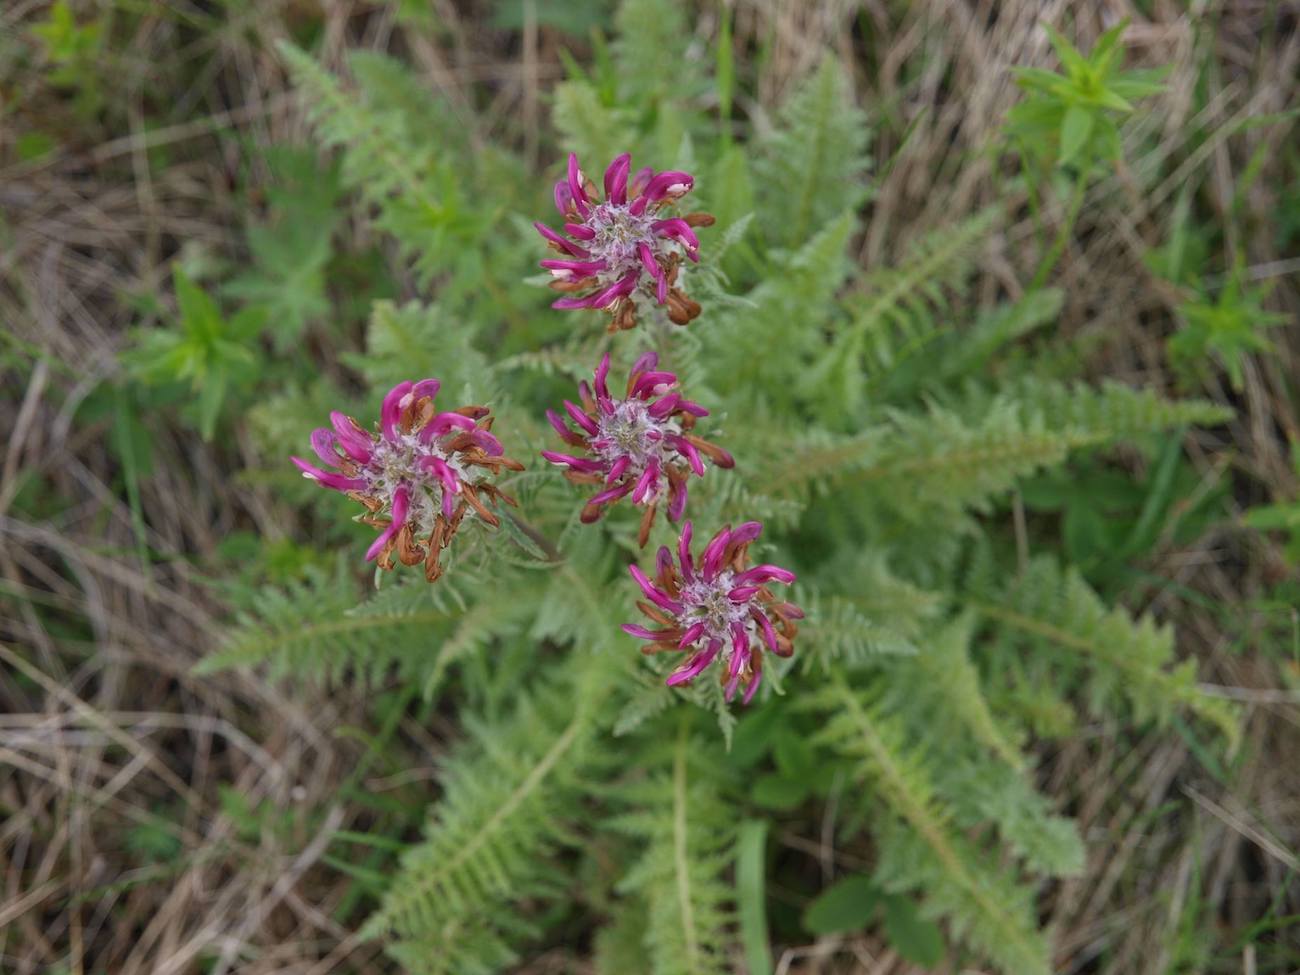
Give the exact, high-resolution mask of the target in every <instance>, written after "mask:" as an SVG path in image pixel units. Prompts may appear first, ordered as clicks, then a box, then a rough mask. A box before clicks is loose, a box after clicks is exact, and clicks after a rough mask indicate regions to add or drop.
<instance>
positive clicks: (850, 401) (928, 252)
mask: <svg viewBox="0 0 1300 975" xmlns="http://www.w3.org/2000/svg"><path fill="white" fill-rule="evenodd" d="M999 218H1000V214H999V212H998V211H997V210H992V209H990V210H986V211H984V212H982V213H979V214H976V215H975V216H974V217H971V218H970V219H968V220H965V221H962V222H961V223H959V224H957V225H956V226H954V227H945V228H944V229H943V230H942V231H936V232H935V233H932V234H930V235H929V236H927V237H924V238H922V239H921V240H919V241H917V242H916V243H915V244H913V245H912V247H911V248H910V249H909V251H908V253H907V256H906V257H905V258H904V260H903V262H902V263H901V264H900V265H899V266H898V267H895V268H885V269H881V270H877V271H873V272H869V273H868V274H867V275H866V279H865V287H864V288H863V289H862V292H861V293H860V294H855V295H854V296H853V297H851V298H850V299H849V300H848V302H847V304H848V306H849V318H848V320H847V322H846V323H845V324H844V325H843V327H842V328H838V329H836V330H835V331H834V332H833V333H831V335H830V336H829V339H828V342H827V345H826V349H825V351H824V352H823V353H822V354H821V355H820V356H819V357H818V359H817V360H816V361H815V362H814V364H813V367H812V368H811V369H810V370H809V371H808V373H807V377H806V385H807V386H808V388H809V391H810V393H811V392H813V391H817V392H820V394H821V397H820V398H821V399H823V400H825V401H828V402H829V403H831V404H833V407H834V409H835V410H836V411H841V412H843V413H846V414H847V415H849V416H856V415H858V414H859V413H860V411H861V409H862V406H863V404H864V402H865V400H866V396H867V392H868V389H869V387H877V388H879V387H883V386H884V385H885V383H886V382H887V381H888V382H889V383H890V384H891V385H892V386H893V387H895V395H896V394H897V387H900V386H902V383H901V382H900V381H899V380H900V377H902V376H905V375H907V376H910V375H911V374H913V373H917V372H920V373H922V374H923V373H924V371H925V367H926V364H928V363H929V362H930V361H932V359H933V353H932V351H931V349H930V347H931V346H932V345H933V344H934V340H935V338H936V337H938V336H939V335H940V334H941V333H942V330H943V329H945V328H946V329H948V330H952V329H953V327H954V324H955V323H954V322H953V321H952V320H951V319H952V314H953V309H952V298H953V297H958V296H961V295H962V294H964V292H965V287H966V281H967V279H968V278H969V276H970V273H971V271H972V268H973V257H974V254H975V251H976V248H977V247H978V245H979V244H980V243H982V242H983V240H984V239H985V237H987V236H988V233H989V231H990V230H991V228H992V227H993V226H994V225H995V224H996V223H997V221H998V219H999ZM904 367H906V368H904Z"/></svg>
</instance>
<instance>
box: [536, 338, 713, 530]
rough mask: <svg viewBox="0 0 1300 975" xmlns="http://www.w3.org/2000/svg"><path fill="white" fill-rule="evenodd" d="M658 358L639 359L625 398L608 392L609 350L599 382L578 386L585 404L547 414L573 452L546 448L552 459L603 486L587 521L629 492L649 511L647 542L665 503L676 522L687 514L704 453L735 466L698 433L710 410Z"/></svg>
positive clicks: (580, 480) (572, 475) (644, 522)
mask: <svg viewBox="0 0 1300 975" xmlns="http://www.w3.org/2000/svg"><path fill="white" fill-rule="evenodd" d="M658 363H659V359H658V356H656V355H655V354H654V353H653V352H647V353H646V354H645V355H642V356H641V357H640V358H639V359H637V361H636V363H635V364H634V365H633V366H632V373H631V375H630V376H629V377H628V383H627V396H626V397H625V398H622V399H619V398H616V397H614V396H613V395H611V393H610V391H609V384H608V378H609V355H608V353H607V354H606V355H605V356H604V358H602V359H601V360H600V365H598V366H597V367H596V371H595V374H594V376H593V381H592V383H591V384H590V385H588V384H587V383H586V382H584V383H582V384H581V385H580V386H579V387H578V392H579V394H580V397H579V398H580V399H581V400H582V404H581V405H578V404H576V403H571V402H569V401H568V400H565V401H564V411H565V414H567V416H565V415H561V414H560V413H558V412H556V411H555V410H547V411H546V419H547V420H548V421H550V424H551V426H553V427H554V428H555V431H556V433H558V434H559V435H560V438H561V439H562V440H563V441H564V442H565V444H567V445H568V447H569V448H570V449H571V452H569V451H566V452H558V451H553V450H543V451H542V456H543V457H545V458H546V459H547V460H549V461H550V462H551V463H552V464H556V465H557V466H560V467H566V468H568V469H567V470H566V471H565V472H564V473H565V476H566V477H567V478H568V479H569V480H570V481H572V482H574V483H575V484H589V485H592V486H596V487H599V489H600V490H599V491H598V492H597V493H596V494H595V495H594V496H593V497H592V498H591V499H590V500H589V501H588V502H587V504H586V506H585V507H584V508H583V509H582V520H583V521H584V522H593V521H596V520H597V519H598V518H600V516H601V515H602V514H603V513H604V507H605V506H606V505H609V504H613V503H614V502H616V501H618V500H619V499H621V498H624V497H626V498H629V499H630V500H631V502H632V503H633V504H635V505H638V506H640V507H642V508H644V509H645V513H644V515H643V517H642V519H641V530H640V535H639V541H640V543H641V545H642V546H644V545H645V543H646V541H647V540H648V538H649V536H650V529H651V527H652V526H653V524H654V519H655V514H656V512H657V511H658V509H659V507H660V506H661V505H662V504H664V503H665V502H666V504H667V509H668V519H669V520H670V521H674V522H675V521H677V520H678V519H680V518H681V516H682V513H683V512H684V511H685V510H686V496H687V487H686V482H687V480H688V479H689V477H690V475H691V474H692V473H694V474H695V475H696V476H697V477H703V476H704V461H703V459H702V456H701V455H703V456H706V457H708V458H709V460H710V461H711V462H712V463H713V465H714V466H715V467H723V468H727V467H732V466H734V464H735V461H734V460H732V457H731V455H730V454H729V453H727V452H726V451H725V450H723V449H722V448H721V447H718V446H715V445H714V444H712V443H709V442H708V441H706V440H702V439H700V438H699V437H697V436H695V434H694V433H693V432H692V430H693V429H694V426H695V421H696V419H697V418H698V417H702V416H708V413H709V411H708V410H706V409H705V408H704V407H702V406H700V405H699V404H698V403H694V402H692V401H691V400H688V399H685V398H683V396H682V394H681V391H680V390H678V389H677V388H676V387H677V376H676V375H674V374H673V373H671V372H664V371H662V370H659V369H656V368H655V367H656V366H657V365H658ZM570 423H572V424H573V427H570V426H569V424H570ZM575 428H576V429H575Z"/></svg>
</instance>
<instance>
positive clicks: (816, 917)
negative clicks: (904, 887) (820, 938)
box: [803, 874, 881, 934]
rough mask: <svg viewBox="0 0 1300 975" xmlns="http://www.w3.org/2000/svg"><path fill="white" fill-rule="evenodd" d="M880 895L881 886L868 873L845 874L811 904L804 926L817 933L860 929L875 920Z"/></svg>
mask: <svg viewBox="0 0 1300 975" xmlns="http://www.w3.org/2000/svg"><path fill="white" fill-rule="evenodd" d="M880 898H881V893H880V888H878V887H877V886H876V885H875V884H874V883H873V882H872V880H871V878H870V877H868V876H867V875H866V874H854V875H853V876H851V877H844V878H842V879H840V880H837V881H836V882H835V883H833V884H831V885H830V886H829V887H827V888H826V889H825V890H823V891H822V892H821V893H820V894H818V895H817V898H816V899H815V900H814V901H813V902H812V903H811V904H809V905H808V908H807V910H805V911H804V913H803V926H804V927H805V928H807V929H808V930H809V931H811V932H812V933H813V934H835V933H836V932H839V931H860V930H862V929H863V928H865V927H866V926H867V925H868V924H869V923H870V922H871V918H872V915H874V914H875V912H876V907H877V905H879V904H880Z"/></svg>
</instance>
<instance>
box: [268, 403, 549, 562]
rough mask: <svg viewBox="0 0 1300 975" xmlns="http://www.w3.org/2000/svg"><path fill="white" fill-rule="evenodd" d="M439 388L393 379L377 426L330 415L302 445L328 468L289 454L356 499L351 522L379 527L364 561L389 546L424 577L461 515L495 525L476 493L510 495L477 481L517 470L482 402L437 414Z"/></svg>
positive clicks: (382, 557) (386, 558) (387, 555)
mask: <svg viewBox="0 0 1300 975" xmlns="http://www.w3.org/2000/svg"><path fill="white" fill-rule="evenodd" d="M439 386H440V384H439V382H438V380H436V379H422V380H420V381H419V382H410V381H409V380H408V381H406V382H401V383H398V384H397V385H396V386H394V387H393V388H392V389H391V390H389V392H388V395H386V396H385V397H384V401H383V406H382V407H381V409H380V413H379V416H380V420H379V433H377V434H375V433H369V432H367V431H366V430H365V429H363V428H362V426H361V425H360V424H359V423H357V421H356V420H354V419H352V417H350V416H345V415H344V414H342V413H339V412H337V411H335V412H333V413H331V414H330V427H331V429H325V428H324V427H322V428H321V429H319V430H316V431H315V432H314V433H312V435H311V445H312V449H313V450H314V451H315V453H316V456H317V457H318V458H320V460H321V461H322V462H323V463H324V464H325V465H327V467H333V468H337V470H328V469H324V468H321V467H317V466H315V465H314V464H310V463H308V462H307V461H305V460H303V459H302V458H300V457H293V458H291V459H292V460H293V462H294V463H295V464H296V465H298V468H299V469H300V470H301V471H302V472H303V476H304V477H306V478H308V479H310V480H313V481H316V482H317V483H318V484H320V485H321V486H322V487H327V488H330V489H332V490H334V491H342V492H343V493H344V494H346V495H347V496H348V497H350V498H352V499H353V500H354V501H357V502H359V503H360V504H361V505H363V506H364V507H365V509H366V514H365V515H364V516H362V517H361V518H360V519H359V520H360V521H361V522H362V523H363V524H366V525H370V526H371V527H373V528H378V529H380V533H379V536H378V537H377V538H376V539H375V541H374V542H373V544H371V546H370V548H369V550H368V551H367V552H366V561H367V562H377V563H378V564H379V567H380V568H381V569H391V568H393V556H394V554H396V555H397V557H398V559H399V560H400V561H401V562H402V564H403V565H415V564H417V563H419V562H423V563H424V575H425V578H427V579H428V580H429V581H430V582H433V581H434V580H435V579H437V578H438V576H440V575H442V566H441V565H440V564H439V561H438V560H439V556H440V555H441V553H442V550H443V549H445V548H446V547H447V546H448V545H450V544H451V540H452V538H453V537H454V536H455V534H456V530H457V529H458V528H459V527H460V524H461V522H462V521H464V519H465V518H466V517H467V516H468V517H471V518H472V517H478V518H479V519H480V520H481V521H483V522H485V523H487V524H488V525H491V526H492V527H494V528H495V527H496V526H497V525H498V524H500V519H499V518H497V516H496V515H495V514H493V513H492V512H491V511H490V510H489V509H488V508H487V507H486V505H485V504H484V503H483V499H484V497H487V498H488V499H498V500H500V501H503V502H504V503H506V504H509V505H513V504H514V503H515V501H514V499H513V498H511V497H510V496H509V495H507V494H506V493H505V492H503V491H501V490H500V489H498V488H497V487H496V486H495V485H493V484H490V483H488V480H487V479H488V478H489V477H491V476H494V475H497V474H500V473H501V471H502V470H503V469H504V470H511V471H521V470H523V469H524V468H523V465H522V464H520V463H519V462H518V461H513V460H510V459H509V458H508V457H505V456H503V453H502V448H501V443H500V441H498V440H497V438H496V437H494V436H493V435H492V434H491V433H489V432H488V431H489V429H490V428H491V426H492V416H491V414H490V412H489V411H488V409H487V407H484V406H462V407H460V408H459V409H457V410H451V411H450V412H446V413H439V412H438V411H437V410H436V409H435V408H434V405H433V400H434V397H435V396H437V395H438V389H439Z"/></svg>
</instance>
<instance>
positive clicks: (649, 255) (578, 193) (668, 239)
mask: <svg viewBox="0 0 1300 975" xmlns="http://www.w3.org/2000/svg"><path fill="white" fill-rule="evenodd" d="M631 170H632V157H631V156H630V155H629V154H628V153H626V152H625V153H623V155H621V156H619V157H618V158H617V159H615V160H614V161H613V162H612V163H610V164H609V168H608V169H607V170H605V180H604V183H605V193H604V198H603V199H602V198H601V193H600V190H598V189H597V188H596V185H595V184H594V183H593V182H592V181H591V180H590V179H588V178H587V176H586V175H585V174H584V173H583V172H582V170H581V169H579V168H578V157H577V156H575V155H572V154H570V156H569V170H568V174H567V175H566V177H565V178H564V179H562V180H560V181H559V182H558V183H556V184H555V206H556V208H557V209H558V210H559V211H560V215H561V216H562V217H564V221H565V223H564V233H563V234H561V233H559V232H557V231H555V230H552V229H551V228H550V227H548V226H546V225H545V224H542V223H537V224H534V226H535V227H536V228H537V232H538V233H540V234H541V235H542V236H543V237H545V238H546V241H547V243H548V244H549V245H550V247H551V248H552V249H553V250H555V251H557V252H558V254H559V257H558V258H555V259H551V260H546V261H542V267H544V268H546V269H547V270H548V271H550V272H551V274H552V275H553V276H554V278H555V280H554V281H552V282H551V287H552V288H554V289H555V290H556V291H562V292H564V293H565V295H566V297H563V298H561V299H559V300H558V301H556V302H555V303H554V304H553V305H552V306H551V307H553V308H608V309H609V310H610V312H611V314H612V315H613V318H612V319H611V322H610V331H611V332H612V331H615V330H617V329H628V328H632V327H634V326H635V325H636V302H637V300H638V298H639V299H641V300H644V301H653V302H654V303H656V304H659V305H667V306H668V317H669V318H670V319H671V320H672V321H673V322H675V323H676V324H678V325H685V324H686V323H687V322H689V321H690V320H691V319H693V318H694V317H695V316H696V315H698V314H699V313H700V306H699V305H698V304H696V303H695V302H694V301H691V299H690V298H688V297H686V295H685V293H683V292H682V291H681V289H680V288H677V287H674V284H675V282H676V280H677V267H678V265H679V264H680V263H681V260H682V258H683V257H685V258H686V259H688V260H691V261H698V260H699V250H700V241H699V238H697V237H696V236H695V229H694V228H696V227H708V226H711V225H712V224H713V217H711V216H710V215H709V214H707V213H688V214H686V215H685V216H683V217H676V216H672V215H671V214H665V213H663V212H661V211H662V210H663V208H664V207H666V206H669V205H671V204H672V203H673V202H675V201H676V200H678V199H680V198H681V197H683V196H685V195H686V194H687V193H689V192H690V191H691V187H692V186H693V185H694V183H695V180H694V179H693V178H692V177H691V175H690V174H689V173H682V172H676V171H668V172H663V173H656V172H655V171H654V170H652V169H649V168H646V169H642V170H639V171H638V172H636V173H632V171H631Z"/></svg>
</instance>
